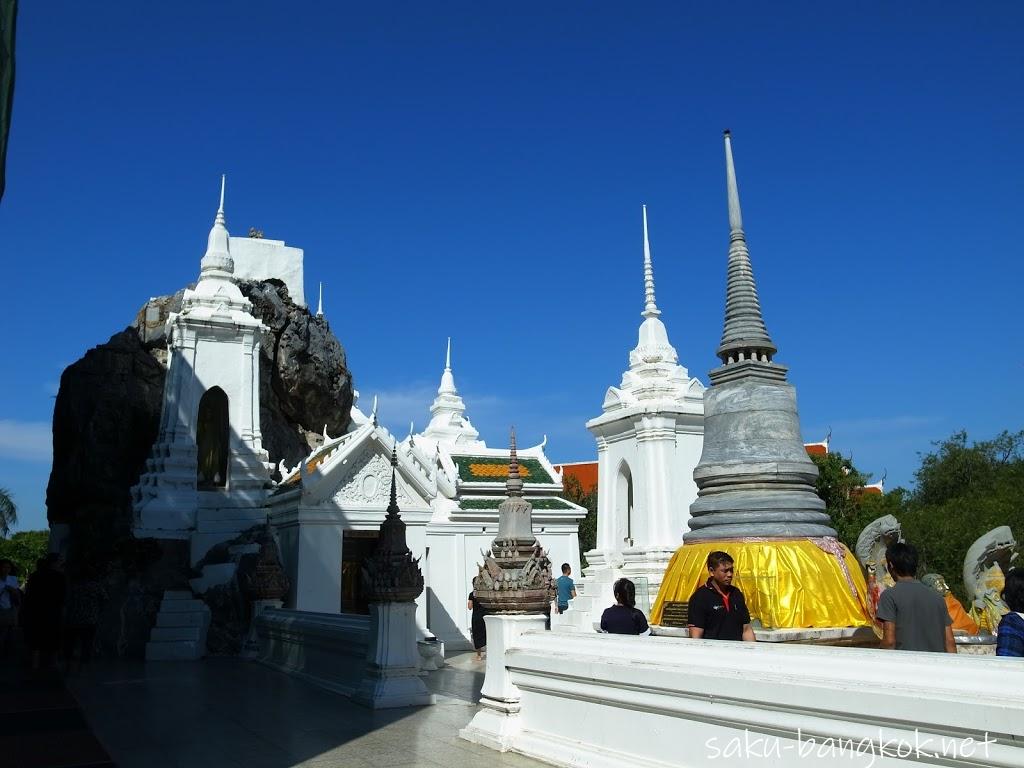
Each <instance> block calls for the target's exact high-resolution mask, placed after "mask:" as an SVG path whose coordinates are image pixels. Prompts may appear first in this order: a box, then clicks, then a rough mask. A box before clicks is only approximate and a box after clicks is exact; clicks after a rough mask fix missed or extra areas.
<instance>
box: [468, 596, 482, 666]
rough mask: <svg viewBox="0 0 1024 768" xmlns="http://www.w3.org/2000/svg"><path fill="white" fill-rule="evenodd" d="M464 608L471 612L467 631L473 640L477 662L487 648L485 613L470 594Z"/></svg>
mask: <svg viewBox="0 0 1024 768" xmlns="http://www.w3.org/2000/svg"><path fill="white" fill-rule="evenodd" d="M466 607H467V608H469V610H471V611H472V612H473V621H472V624H471V625H470V628H469V629H470V635H471V636H472V638H473V648H474V649H475V650H476V658H477V661H479V660H480V659H482V658H483V651H484V648H486V646H487V625H486V624H484V616H485V615H486V613H485V612H484V608H483V606H482V605H480V603H478V602H477V601H476V600H474V599H473V593H472V592H470V593H469V598H468V604H467V605H466Z"/></svg>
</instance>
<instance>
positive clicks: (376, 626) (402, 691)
mask: <svg viewBox="0 0 1024 768" xmlns="http://www.w3.org/2000/svg"><path fill="white" fill-rule="evenodd" d="M419 660H420V652H419V648H418V647H417V645H416V603H414V602H411V601H409V602H398V603H370V644H369V646H368V647H367V649H366V672H365V674H364V676H363V682H362V683H361V684H360V686H359V690H358V691H356V693H355V695H354V696H353V697H352V700H353V701H355V702H356V703H357V704H362V705H363V706H366V707H371V708H373V709H390V708H392V707H415V706H422V705H425V704H433V703H435V699H434V695H433V694H432V693H430V692H429V691H427V687H426V686H425V685H424V684H423V681H422V680H421V679H420V677H419V663H420V661H419Z"/></svg>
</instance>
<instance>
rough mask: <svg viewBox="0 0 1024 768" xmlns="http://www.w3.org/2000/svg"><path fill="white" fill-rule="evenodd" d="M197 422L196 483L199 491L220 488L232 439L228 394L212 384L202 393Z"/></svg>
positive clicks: (226, 473) (223, 481)
mask: <svg viewBox="0 0 1024 768" xmlns="http://www.w3.org/2000/svg"><path fill="white" fill-rule="evenodd" d="M196 421H197V424H198V426H197V428H196V451H197V462H196V485H197V486H198V488H199V489H200V490H210V489H214V488H223V487H225V486H226V485H227V483H228V450H229V446H230V441H231V426H230V420H229V417H228V396H227V395H226V394H224V390H223V389H221V388H220V387H211V388H210V389H208V390H206V392H205V393H203V397H202V399H200V401H199V415H198V418H197V419H196Z"/></svg>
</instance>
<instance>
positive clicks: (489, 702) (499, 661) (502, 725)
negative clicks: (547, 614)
mask: <svg viewBox="0 0 1024 768" xmlns="http://www.w3.org/2000/svg"><path fill="white" fill-rule="evenodd" d="M484 623H485V624H486V625H487V667H486V671H485V673H484V685H483V688H482V689H481V691H480V711H479V712H477V713H476V716H475V717H474V718H473V720H472V721H471V722H470V724H469V725H467V726H466V727H465V728H463V729H462V730H461V731H459V736H460V737H461V738H463V739H465V740H466V741H471V742H473V743H474V744H483V745H484V746H487V747H490V748H491V749H497V750H500V751H501V752H507V751H508V750H509V749H510V747H511V743H512V738H513V737H514V736H515V734H516V733H518V731H519V699H520V692H519V689H518V688H517V687H516V686H515V684H514V683H513V682H512V676H511V675H510V674H509V671H508V667H506V666H505V652H506V651H507V650H508V649H509V648H510V647H511V646H512V645H513V644H514V643H515V641H516V640H518V639H519V636H520V635H522V634H523V633H524V632H529V631H534V630H536V631H540V632H543V631H544V616H543V615H542V614H528V615H513V616H505V615H500V614H498V615H490V616H484Z"/></svg>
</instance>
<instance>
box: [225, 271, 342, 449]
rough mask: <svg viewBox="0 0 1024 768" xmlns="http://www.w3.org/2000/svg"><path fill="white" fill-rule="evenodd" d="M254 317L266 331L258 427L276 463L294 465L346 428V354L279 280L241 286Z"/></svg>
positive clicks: (323, 323)
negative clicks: (321, 439) (319, 440)
mask: <svg viewBox="0 0 1024 768" xmlns="http://www.w3.org/2000/svg"><path fill="white" fill-rule="evenodd" d="M239 288H241V289H242V293H243V294H244V295H245V297H246V298H247V299H249V301H251V302H252V304H253V314H254V315H255V316H256V317H258V318H260V319H261V320H262V321H263V322H264V323H265V324H266V325H267V327H269V328H270V333H268V334H264V336H263V343H262V355H261V356H260V429H261V430H262V432H263V447H264V448H266V449H267V452H268V453H269V454H270V460H271V461H272V462H274V464H275V465H276V464H277V463H278V462H279V461H281V460H282V459H283V460H284V462H285V463H286V464H287V465H288V466H289V467H291V466H294V465H295V464H297V463H298V462H299V460H300V459H302V458H304V457H305V456H307V455H308V454H309V451H310V449H311V448H313V447H314V442H313V438H314V437H315V436H319V435H321V434H322V433H323V430H324V426H325V425H326V427H327V432H328V434H330V435H333V436H337V435H340V434H342V433H343V432H344V431H345V430H346V429H348V422H349V412H350V411H351V409H352V375H351V374H350V373H349V372H348V368H347V367H346V363H345V351H344V350H343V349H342V347H341V343H340V342H339V341H338V339H337V338H336V337H335V336H334V334H333V333H331V329H330V328H329V327H328V325H327V321H326V320H325V319H324V318H323V317H316V316H315V315H312V314H310V312H309V310H307V309H305V308H303V307H298V306H296V305H295V304H294V303H293V302H292V300H291V297H290V296H289V295H288V289H287V288H286V287H285V285H284V283H282V282H281V281H280V280H265V281H261V282H241V283H239Z"/></svg>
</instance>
